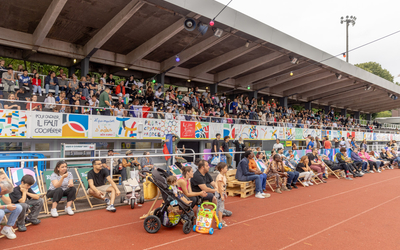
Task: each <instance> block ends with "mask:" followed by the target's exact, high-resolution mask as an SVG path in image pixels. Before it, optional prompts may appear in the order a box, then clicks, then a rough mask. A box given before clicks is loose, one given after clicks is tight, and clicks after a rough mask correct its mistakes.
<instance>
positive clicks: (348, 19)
mask: <svg viewBox="0 0 400 250" xmlns="http://www.w3.org/2000/svg"><path fill="white" fill-rule="evenodd" d="M356 20H357V18H356V17H355V16H350V17H349V16H346V19H344V17H341V18H340V23H341V24H343V23H345V24H346V62H349V25H350V23H351V24H353V26H354V25H355V24H356Z"/></svg>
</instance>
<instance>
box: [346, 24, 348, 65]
mask: <svg viewBox="0 0 400 250" xmlns="http://www.w3.org/2000/svg"><path fill="white" fill-rule="evenodd" d="M346 62H349V22H348V21H347V20H346Z"/></svg>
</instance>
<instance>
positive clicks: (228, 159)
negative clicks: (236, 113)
mask: <svg viewBox="0 0 400 250" xmlns="http://www.w3.org/2000/svg"><path fill="white" fill-rule="evenodd" d="M222 150H223V152H224V155H225V156H226V163H227V164H228V168H232V156H231V154H230V153H229V135H227V136H225V137H224V142H222Z"/></svg>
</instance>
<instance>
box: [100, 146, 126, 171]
mask: <svg viewBox="0 0 400 250" xmlns="http://www.w3.org/2000/svg"><path fill="white" fill-rule="evenodd" d="M114 155H119V153H114V150H112V149H110V150H108V156H114ZM101 164H102V166H103V168H104V169H107V170H108V174H111V171H113V172H112V173H113V174H120V173H121V170H122V164H121V161H120V159H118V158H113V159H112V164H111V158H110V157H107V158H105V159H101ZM121 176H122V174H121Z"/></svg>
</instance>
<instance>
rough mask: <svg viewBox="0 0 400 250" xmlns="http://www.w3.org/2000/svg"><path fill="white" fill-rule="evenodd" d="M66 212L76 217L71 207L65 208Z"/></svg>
mask: <svg viewBox="0 0 400 250" xmlns="http://www.w3.org/2000/svg"><path fill="white" fill-rule="evenodd" d="M65 212H66V213H67V214H68V215H74V211H72V208H71V207H65Z"/></svg>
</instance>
